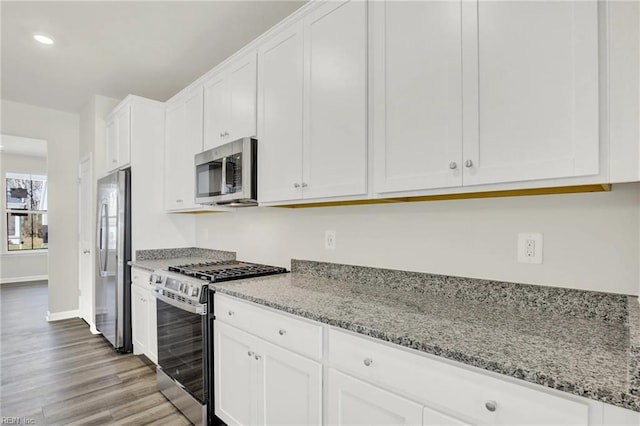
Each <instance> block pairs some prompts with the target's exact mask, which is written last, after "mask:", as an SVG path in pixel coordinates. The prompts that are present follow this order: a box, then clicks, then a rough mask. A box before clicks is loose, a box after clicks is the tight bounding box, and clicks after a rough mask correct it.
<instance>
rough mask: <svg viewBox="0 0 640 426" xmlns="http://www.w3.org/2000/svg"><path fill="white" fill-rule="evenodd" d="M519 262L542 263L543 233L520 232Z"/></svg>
mask: <svg viewBox="0 0 640 426" xmlns="http://www.w3.org/2000/svg"><path fill="white" fill-rule="evenodd" d="M518 262H520V263H537V264H540V263H542V234H540V233H530V232H520V233H519V234H518Z"/></svg>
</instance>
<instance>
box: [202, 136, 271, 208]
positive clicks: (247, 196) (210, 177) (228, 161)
mask: <svg viewBox="0 0 640 426" xmlns="http://www.w3.org/2000/svg"><path fill="white" fill-rule="evenodd" d="M257 154H258V151H257V140H256V139H253V138H243V139H238V140H235V141H233V142H229V143H226V144H224V145H221V146H218V147H216V148H212V149H210V150H208V151H204V152H201V153H200V154H196V156H195V166H196V176H195V179H196V185H195V187H196V203H197V204H216V205H226V206H231V207H246V206H255V205H257V204H258V198H257V190H258V185H257V175H258V173H257V172H258V169H257V157H258V156H257Z"/></svg>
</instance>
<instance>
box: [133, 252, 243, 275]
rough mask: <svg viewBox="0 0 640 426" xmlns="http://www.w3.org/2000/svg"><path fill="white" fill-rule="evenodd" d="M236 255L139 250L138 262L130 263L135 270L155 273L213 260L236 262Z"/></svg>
mask: <svg viewBox="0 0 640 426" xmlns="http://www.w3.org/2000/svg"><path fill="white" fill-rule="evenodd" d="M235 258H236V253H235V252H232V251H222V250H210V249H203V248H197V247H186V248H172V249H155V250H138V251H136V260H134V261H132V262H129V264H130V265H131V266H133V267H135V268H142V269H146V270H147V271H155V270H156V269H166V268H167V267H169V266H172V265H184V264H187V263H199V262H211V261H212V260H235Z"/></svg>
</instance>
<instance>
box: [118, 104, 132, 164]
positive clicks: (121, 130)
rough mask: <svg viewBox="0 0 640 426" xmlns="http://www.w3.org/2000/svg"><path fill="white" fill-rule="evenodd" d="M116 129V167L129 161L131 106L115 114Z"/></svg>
mask: <svg viewBox="0 0 640 426" xmlns="http://www.w3.org/2000/svg"><path fill="white" fill-rule="evenodd" d="M116 123H117V126H116V127H117V131H118V167H123V166H126V165H128V164H129V163H130V162H131V106H127V107H125V108H123V109H122V111H120V112H119V113H118V114H117V115H116Z"/></svg>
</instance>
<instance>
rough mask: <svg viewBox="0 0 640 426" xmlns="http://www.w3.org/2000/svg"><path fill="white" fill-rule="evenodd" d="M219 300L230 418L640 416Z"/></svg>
mask: <svg viewBox="0 0 640 426" xmlns="http://www.w3.org/2000/svg"><path fill="white" fill-rule="evenodd" d="M214 305H215V306H214V311H215V312H216V317H217V319H216V321H215V328H214V338H215V342H214V347H215V357H214V359H215V365H214V382H215V413H216V415H217V416H218V417H220V418H221V419H222V420H223V421H225V422H226V423H227V424H229V425H319V424H325V425H330V426H333V425H339V426H343V425H424V426H442V425H447V426H469V425H497V426H512V425H539V426H542V425H548V426H550V425H554V426H560V425H584V426H601V425H621V426H622V425H624V426H631V425H634V426H637V425H638V424H640V423H639V421H640V413H636V412H633V411H630V410H626V409H622V408H619V407H615V406H612V405H607V404H603V403H602V402H599V401H595V400H591V399H587V398H582V397H579V396H576V395H572V394H569V393H565V392H561V391H558V390H554V389H549V388H545V387H543V386H539V385H535V384H531V383H527V382H524V381H522V380H517V379H513V378H510V377H507V376H501V375H499V374H494V373H489V372H486V371H483V370H479V369H476V368H473V367H468V366H464V365H462V364H459V363H456V362H453V361H449V360H445V359H442V358H438V357H435V356H431V355H427V354H424V353H420V352H418V351H414V350H409V349H406V348H403V347H401V346H398V345H394V344H391V343H387V342H382V341H379V340H377V339H373V338H370V337H366V336H361V335H358V334H355V333H352V332H347V331H344V330H342V329H338V328H334V327H330V326H327V325H322V324H320V323H317V322H314V321H309V320H306V319H303V318H299V317H296V316H294V315H291V314H287V313H284V312H281V311H276V310H274V309H270V308H265V307H263V306H261V305H258V304H254V303H250V302H246V301H243V300H240V299H237V298H233V297H230V296H226V295H222V294H220V293H216V297H215V303H214ZM323 366H324V372H325V374H324V380H325V381H324V383H323V379H322V378H323ZM323 390H324V393H323ZM323 395H324V396H323ZM323 397H324V399H323ZM323 410H324V411H323ZM323 412H324V416H325V420H324V423H323V414H322V413H323Z"/></svg>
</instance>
